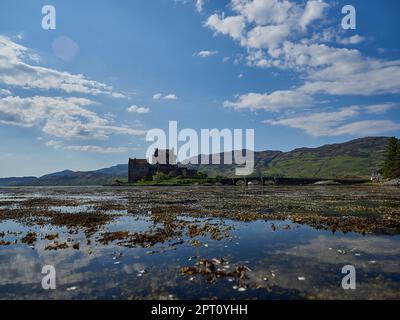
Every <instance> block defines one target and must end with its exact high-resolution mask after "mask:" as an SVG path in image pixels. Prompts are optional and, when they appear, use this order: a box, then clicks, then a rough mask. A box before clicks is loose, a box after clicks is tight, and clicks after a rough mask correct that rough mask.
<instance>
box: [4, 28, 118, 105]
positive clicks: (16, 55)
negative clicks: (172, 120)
mask: <svg viewBox="0 0 400 320" xmlns="http://www.w3.org/2000/svg"><path fill="white" fill-rule="evenodd" d="M39 60H40V57H39V56H38V55H37V54H35V53H33V52H32V51H31V50H29V49H28V48H26V47H24V46H22V45H19V44H17V43H15V42H13V41H12V40H10V39H9V38H7V37H4V36H1V35H0V83H3V84H5V85H8V86H15V87H22V88H24V89H41V90H51V89H54V90H60V91H63V92H66V93H84V94H91V95H98V94H105V95H110V96H113V97H124V95H123V94H122V93H118V92H115V91H114V90H113V88H112V87H111V86H108V85H106V84H104V83H101V82H98V81H94V80H89V79H87V78H86V77H85V76H84V75H82V74H71V73H68V72H62V71H58V70H55V69H50V68H46V67H42V66H37V65H33V64H32V63H31V62H39Z"/></svg>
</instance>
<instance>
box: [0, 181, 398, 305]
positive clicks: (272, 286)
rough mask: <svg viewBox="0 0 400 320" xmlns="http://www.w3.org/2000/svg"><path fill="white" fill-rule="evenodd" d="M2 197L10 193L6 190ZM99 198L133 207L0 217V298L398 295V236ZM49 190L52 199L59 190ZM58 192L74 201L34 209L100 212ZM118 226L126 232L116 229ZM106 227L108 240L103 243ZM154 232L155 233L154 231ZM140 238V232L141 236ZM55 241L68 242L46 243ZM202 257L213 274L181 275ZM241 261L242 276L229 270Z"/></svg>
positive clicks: (193, 204) (190, 205)
mask: <svg viewBox="0 0 400 320" xmlns="http://www.w3.org/2000/svg"><path fill="white" fill-rule="evenodd" d="M63 192H64V193H65V190H64V191H63ZM80 192H82V191H80ZM280 192H282V194H283V195H284V197H288V195H287V193H285V192H283V191H280ZM50 193H51V192H50ZM88 193H89V191H88ZM7 194H8V196H9V198H10V199H14V197H13V193H12V192H10V191H9V190H8V191H7ZM38 194H40V192H38V191H35V193H34V195H35V196H34V197H31V196H30V193H29V192H27V191H26V190H22V191H21V190H18V189H16V191H15V194H14V196H15V198H16V199H18V200H17V201H20V199H21V197H22V198H23V197H26V198H29V199H32V198H40V197H39V196H38ZM0 195H1V193H0ZM45 195H46V197H49V194H47V193H45ZM106 195H107V196H108V198H106V199H107V201H110V200H109V199H117V201H118V204H121V203H122V204H123V205H124V206H125V204H127V203H131V205H130V206H129V207H128V208H127V207H121V208H120V207H118V208H111V209H110V208H108V205H109V203H108V202H107V201H105V202H106V203H105V204H104V201H101V202H102V204H103V205H104V206H105V207H104V210H105V212H108V213H109V214H110V215H111V216H112V219H111V220H109V221H101V224H100V225H99V226H98V227H97V228H95V229H91V228H90V226H89V227H87V225H85V224H83V225H81V224H78V225H75V224H73V225H70V224H65V225H63V224H52V223H40V224H37V223H32V221H31V220H23V221H19V220H18V219H17V218H14V219H2V220H0V241H3V242H4V243H9V244H8V245H2V246H0V298H1V299H26V298H30V299H202V298H211V299H236V298H243V299H253V298H256V299H400V246H399V244H400V236H399V235H379V234H367V235H365V236H363V235H361V234H358V233H352V232H349V233H346V234H345V233H342V232H340V231H337V232H335V233H332V232H331V231H328V230H317V229H314V228H312V227H310V226H307V225H300V224H297V223H293V222H292V221H290V220H283V221H282V220H271V219H256V220H253V221H248V220H247V219H246V220H245V221H240V219H228V218H226V217H225V216H222V217H221V216H215V217H212V216H200V215H197V214H196V212H197V211H196V212H195V213H185V212H182V211H180V212H179V214H178V213H177V214H172V212H173V211H172V209H171V208H173V207H174V206H177V205H184V206H185V207H184V208H185V210H190V209H191V208H193V207H194V208H195V210H201V209H202V207H201V206H200V205H199V203H198V202H197V201H196V202H195V201H192V202H186V201H180V203H178V202H177V201H175V202H174V201H169V202H168V203H167V205H168V210H171V211H170V213H162V214H161V213H157V210H156V209H157V208H156V209H155V208H154V207H151V206H150V205H149V204H148V203H147V202H146V201H149V203H150V202H151V201H150V200H146V201H143V202H141V203H140V204H138V205H137V204H136V202H135V200H133V199H134V198H135V197H138V195H137V194H135V195H132V194H130V195H129V197H128V198H126V197H125V198H124V199H123V200H124V201H120V200H118V195H113V194H112V192H111V191H109V190H107V191H106ZM42 196H43V194H42ZM52 196H54V198H57V199H60V194H58V196H57V197H56V196H55V195H54V194H53V195H52ZM61 196H62V199H63V201H64V200H65V199H70V201H75V200H79V201H80V202H79V203H74V204H73V205H71V204H69V205H68V204H66V205H61V206H58V205H54V206H47V205H46V206H44V209H40V210H48V212H50V213H51V215H53V211H58V212H60V213H63V214H67V215H68V214H69V215H76V214H79V213H81V212H82V211H85V212H88V213H90V214H93V215H96V214H97V213H98V211H97V210H98V209H96V210H92V209H93V208H94V204H93V203H90V204H88V203H86V201H88V199H89V198H90V199H92V200H93V198H92V196H91V195H90V194H86V193H84V194H83V196H82V198H79V197H78V195H75V194H69V193H67V194H61ZM2 197H3V198H5V197H6V196H5V195H4V194H3V196H2ZM94 201H96V205H97V204H99V201H97V200H94ZM160 203H161V202H160ZM164 204H165V203H164ZM152 205H153V206H154V203H153V204H152ZM156 205H157V206H158V205H159V203H157V202H156ZM150 209H151V210H153V211H151V210H150ZM154 210H156V211H154ZM269 213H270V212H268V214H269ZM21 214H25V212H22V213H21ZM85 219H86V218H85ZM27 221H28V222H27ZM85 221H86V220H85ZM88 230H89V231H90V232H89V231H88ZM29 232H31V233H32V232H34V233H35V234H36V238H37V239H36V241H34V242H33V243H22V242H21V238H22V237H23V236H25V235H26V234H27V233H29ZM121 232H127V234H128V235H125V236H120V235H119V234H118V233H121ZM105 234H111V235H112V236H113V237H114V238H113V239H112V240H109V241H103V240H104V237H105ZM155 234H156V235H158V234H161V235H162V237H159V238H154V235H155ZM49 235H53V236H54V238H52V237H51V238H49ZM55 235H57V236H55ZM144 235H146V237H148V238H145V239H144V240H143V239H142V238H143V237H144ZM142 240H143V241H142ZM57 243H58V244H63V243H66V244H68V245H67V248H66V249H62V250H48V247H49V245H54V244H57ZM76 244H79V246H78V247H77V246H74V245H76ZM204 261H210V263H212V265H208V266H205V267H207V268H209V269H212V270H211V271H212V273H213V274H215V275H219V276H215V277H213V279H212V281H210V276H209V275H206V274H204V273H199V272H193V273H192V274H191V273H190V272H188V273H183V272H182V269H184V268H189V269H187V270H192V269H190V268H199V266H200V265H201V263H204ZM348 264H350V265H353V266H355V268H356V270H357V290H354V291H345V290H343V289H342V288H341V279H342V277H343V275H342V273H341V269H342V267H343V266H344V265H348ZM44 265H54V266H55V268H56V271H57V289H56V290H54V291H45V290H43V289H42V288H41V280H42V277H43V275H42V274H41V269H42V267H43V266H44ZM202 267H204V265H203V266H202ZM243 267H245V268H246V269H245V272H244V276H243V277H241V276H240V275H237V274H236V273H235V272H236V270H241V269H240V268H243ZM193 270H195V269H193ZM220 275H223V276H220Z"/></svg>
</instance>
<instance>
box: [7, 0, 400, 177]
mask: <svg viewBox="0 0 400 320" xmlns="http://www.w3.org/2000/svg"><path fill="white" fill-rule="evenodd" d="M48 4H50V5H53V6H54V7H55V8H56V19H57V20H56V22H57V24H56V29H55V30H44V29H42V27H41V21H42V17H43V14H42V13H41V10H42V7H43V6H44V5H48ZM346 4H351V5H353V6H354V7H355V8H356V10H357V29H356V30H344V29H343V28H342V27H341V20H342V17H343V15H342V13H341V9H342V7H343V6H344V5H346ZM399 10H400V3H399V2H398V1H396V0H385V1H378V0H368V1H361V0H358V1H356V0H352V1H346V2H343V1H335V2H333V1H330V2H328V1H326V0H325V2H324V1H322V0H321V1H319V0H309V1H306V0H304V1H289V0H253V1H247V0H232V1H228V0H226V1H213V0H203V1H201V0H198V1H195V0H193V1H190V0H186V1H184V0H175V1H174V0H152V1H144V0H143V1H139V0H136V1H123V0H116V1H99V0H96V1H94V0H88V1H75V0H70V1H50V2H47V1H46V2H44V1H22V0H12V1H11V0H10V1H8V0H3V1H1V4H0V137H1V138H2V139H1V143H0V177H6V176H24V175H36V176H37V175H42V174H45V173H50V172H54V171H58V170H63V169H72V170H91V169H97V168H101V167H107V166H111V165H114V164H117V163H125V162H127V159H128V157H129V156H131V157H143V156H144V155H145V152H146V149H147V147H148V145H149V143H147V142H146V141H145V139H144V135H145V133H146V131H147V130H149V129H152V128H163V129H166V128H167V127H168V121H169V120H177V121H178V127H179V129H183V128H193V129H196V130H200V129H202V128H210V129H211V128H218V129H223V128H230V129H236V128H243V129H246V128H252V129H255V140H256V141H255V145H256V150H266V149H273V150H291V149H293V148H296V147H303V146H309V147H315V146H319V145H322V144H325V143H335V142H343V141H346V140H350V139H353V138H357V137H362V136H381V135H386V136H399V135H400V109H399V104H400V99H399V98H400V97H399V94H400V47H399V43H400V42H399V32H398V30H399V29H400V26H399V21H398V12H399Z"/></svg>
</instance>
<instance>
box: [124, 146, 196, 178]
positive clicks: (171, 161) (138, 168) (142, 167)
mask: <svg viewBox="0 0 400 320" xmlns="http://www.w3.org/2000/svg"><path fill="white" fill-rule="evenodd" d="M157 172H162V173H165V174H167V175H168V176H170V177H177V176H182V177H194V176H196V174H197V171H196V170H191V169H187V168H184V167H179V166H178V165H177V164H176V156H175V154H174V150H173V149H172V150H159V149H156V150H155V152H154V155H153V159H152V164H150V163H149V162H148V161H147V160H146V159H136V158H135V159H131V158H129V169H128V182H129V183H133V182H136V181H138V180H140V179H143V178H151V177H152V176H153V175H154V174H156V173H157Z"/></svg>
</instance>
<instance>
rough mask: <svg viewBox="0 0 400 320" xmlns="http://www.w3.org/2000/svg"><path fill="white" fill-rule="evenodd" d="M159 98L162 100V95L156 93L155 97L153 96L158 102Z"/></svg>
mask: <svg viewBox="0 0 400 320" xmlns="http://www.w3.org/2000/svg"><path fill="white" fill-rule="evenodd" d="M161 98H162V93H156V94H155V95H153V99H154V100H160V99H161Z"/></svg>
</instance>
